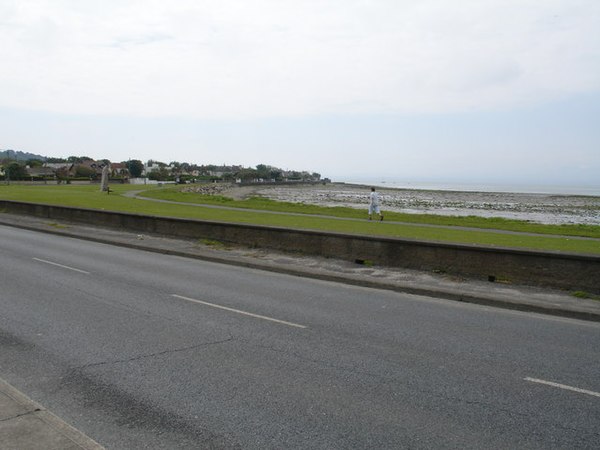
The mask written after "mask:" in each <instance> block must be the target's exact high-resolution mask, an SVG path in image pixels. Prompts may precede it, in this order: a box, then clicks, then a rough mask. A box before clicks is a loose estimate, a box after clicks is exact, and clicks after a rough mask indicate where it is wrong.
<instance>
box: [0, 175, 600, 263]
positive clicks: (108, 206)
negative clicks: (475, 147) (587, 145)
mask: <svg viewBox="0 0 600 450" xmlns="http://www.w3.org/2000/svg"><path fill="white" fill-rule="evenodd" d="M111 189H112V190H113V192H112V193H111V194H110V195H107V194H106V193H102V192H100V191H99V187H98V186H97V185H82V186H78V185H59V186H56V185H47V186H17V185H10V186H6V185H0V199H6V200H16V201H26V202H34V203H45V204H53V205H64V206H73V207H83V208H92V209H100V210H110V211H122V212H132V213H138V214H149V215H157V216H168V217H181V218H190V219H203V220H215V221H223V222H234V223H245V224H256V225H267V226H276V227H291V228H302V229H313V230H322V231H332V232H339V233H349V234H361V235H370V236H389V237H399V238H409V239H420V240H432V241H443V242H455V243H466V244H483V245H490V246H496V247H514V248H529V249H538V250H557V251H565V252H575V253H593V254H600V241H596V240H585V239H575V238H572V237H566V236H563V237H554V236H528V235H514V234H502V233H498V232H494V231H486V230H484V229H482V230H481V231H478V230H475V231H472V230H461V229H448V228H438V227H429V226H427V227H426V226H419V224H406V225H404V224H392V223H388V222H369V221H367V220H339V219H336V218H331V217H318V216H312V215H302V214H301V215H290V214H269V213H262V212H256V211H253V210H252V209H251V206H252V205H254V207H255V208H260V209H269V208H265V207H264V205H270V208H271V209H270V210H272V211H281V212H294V213H304V214H320V215H323V214H326V215H328V216H332V215H333V216H336V217H343V218H349V219H352V218H360V219H364V212H361V211H356V210H351V211H348V214H354V215H347V216H345V215H343V214H342V213H343V211H341V210H346V209H348V208H322V207H314V206H309V205H304V207H306V209H302V205H293V206H291V205H290V204H281V205H280V207H281V208H282V209H280V210H277V209H276V208H277V207H278V206H277V202H272V201H266V202H265V199H252V200H250V201H244V202H241V203H240V202H235V201H227V200H224V199H213V204H215V203H218V204H221V205H224V204H226V205H227V206H236V207H240V204H244V205H246V206H245V208H246V209H247V210H244V211H240V210H227V209H218V208H211V207H210V206H198V205H175V204H168V203H157V202H151V201H146V200H141V199H134V198H127V197H124V196H122V195H120V194H123V193H125V192H126V191H128V190H140V189H147V191H146V192H145V195H155V194H156V193H159V192H160V196H165V197H168V198H169V199H173V200H176V201H186V200H183V199H190V198H193V197H190V196H193V195H197V194H182V193H178V192H177V191H176V190H174V189H171V188H158V187H144V186H131V185H114V186H111ZM160 196H159V197H160ZM163 198H164V197H163ZM246 202H247V203H246ZM190 203H191V202H190ZM258 205H260V206H258ZM297 208H299V209H297ZM332 210H334V211H335V213H332ZM405 216H407V215H406V214H402V215H391V214H390V215H386V219H389V220H394V221H396V220H397V221H404V222H407V220H404V217H405ZM421 217H424V219H423V221H425V220H427V219H428V218H430V217H431V216H421ZM508 222H516V221H508ZM424 223H432V222H424ZM500 223H502V222H500ZM434 224H435V223H434ZM443 224H444V225H447V224H449V225H462V226H474V225H472V224H470V225H467V224H466V223H465V222H463V223H443ZM527 225H533V224H528V223H527V222H524V223H523V226H524V227H525V229H524V230H523V231H528V232H532V229H531V228H527ZM491 228H504V227H500V226H494V227H491ZM505 229H508V228H505ZM594 229H600V227H591V230H590V231H591V232H592V233H598V231H599V230H594ZM519 231H521V230H519ZM596 236H598V234H596Z"/></svg>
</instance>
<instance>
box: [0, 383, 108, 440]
mask: <svg viewBox="0 0 600 450" xmlns="http://www.w3.org/2000/svg"><path fill="white" fill-rule="evenodd" d="M103 448H104V447H102V446H101V445H99V444H98V443H97V442H95V441H93V440H92V439H90V438H89V437H87V436H86V435H84V434H83V433H81V432H79V431H78V430H76V429H75V428H73V427H72V426H70V425H69V424H67V423H66V422H64V421H62V420H61V419H60V418H58V417H57V416H55V415H54V414H52V413H51V412H50V411H48V410H46V409H44V407H43V406H42V405H39V404H38V403H36V402H34V401H33V400H31V399H30V398H29V397H27V396H25V395H24V394H23V393H21V392H20V391H18V390H16V389H15V388H13V387H12V386H11V385H10V384H8V383H7V382H5V381H4V380H3V379H1V378H0V449H2V450H38V449H39V450H102V449H103Z"/></svg>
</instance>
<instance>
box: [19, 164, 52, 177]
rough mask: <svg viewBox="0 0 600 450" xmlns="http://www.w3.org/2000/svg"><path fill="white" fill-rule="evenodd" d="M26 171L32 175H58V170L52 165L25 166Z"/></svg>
mask: <svg viewBox="0 0 600 450" xmlns="http://www.w3.org/2000/svg"><path fill="white" fill-rule="evenodd" d="M25 171H26V172H27V175H29V176H30V177H46V178H48V177H54V176H55V175H56V171H55V170H54V169H52V168H51V167H44V166H34V167H29V166H26V167H25Z"/></svg>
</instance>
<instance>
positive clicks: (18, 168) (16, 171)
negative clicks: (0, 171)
mask: <svg viewBox="0 0 600 450" xmlns="http://www.w3.org/2000/svg"><path fill="white" fill-rule="evenodd" d="M4 174H5V175H4V176H5V177H6V176H8V177H9V178H10V179H11V180H21V179H23V178H27V177H28V176H29V175H28V173H27V170H25V166H24V165H22V164H19V163H18V162H15V161H13V162H10V163H9V164H8V165H7V166H6V168H5V170H4Z"/></svg>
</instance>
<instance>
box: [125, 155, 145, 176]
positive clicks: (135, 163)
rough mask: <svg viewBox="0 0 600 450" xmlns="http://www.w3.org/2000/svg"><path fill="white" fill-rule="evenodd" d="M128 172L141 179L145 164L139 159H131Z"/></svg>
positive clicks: (128, 162)
mask: <svg viewBox="0 0 600 450" xmlns="http://www.w3.org/2000/svg"><path fill="white" fill-rule="evenodd" d="M127 170H129V173H130V174H131V176H132V177H133V178H139V177H141V176H142V172H143V171H144V163H143V162H141V161H140V160H139V159H130V160H129V161H127Z"/></svg>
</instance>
